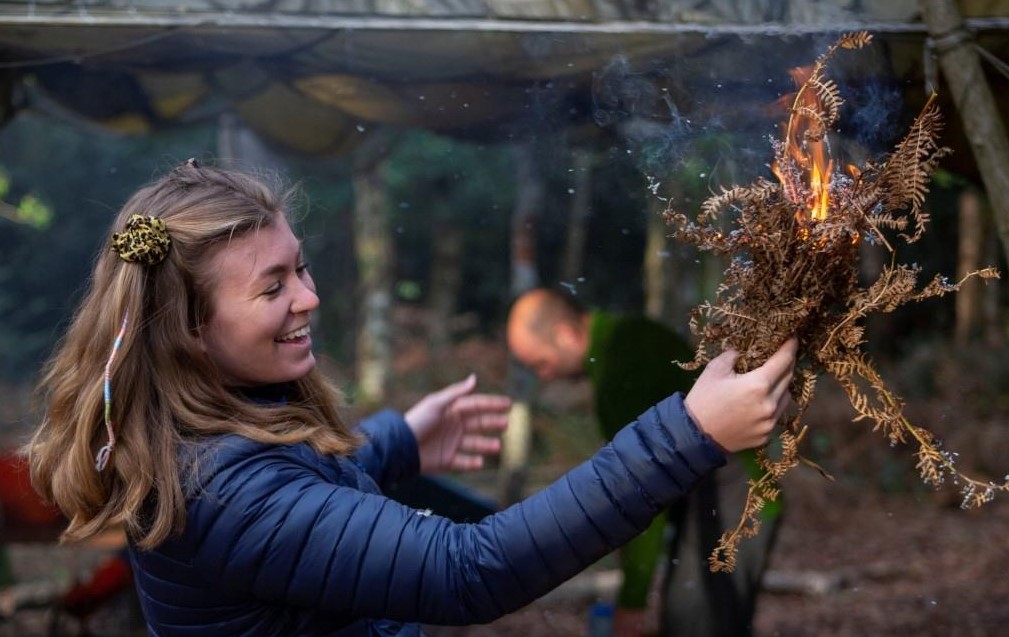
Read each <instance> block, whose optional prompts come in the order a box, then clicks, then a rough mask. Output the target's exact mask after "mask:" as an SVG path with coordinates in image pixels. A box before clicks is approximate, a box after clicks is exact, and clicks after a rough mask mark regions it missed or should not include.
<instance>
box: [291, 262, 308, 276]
mask: <svg viewBox="0 0 1009 637" xmlns="http://www.w3.org/2000/svg"><path fill="white" fill-rule="evenodd" d="M294 271H295V272H297V273H298V276H301V275H302V274H304V273H306V272H308V264H307V263H302V264H301V265H299V266H298V267H296V268H295V269H294Z"/></svg>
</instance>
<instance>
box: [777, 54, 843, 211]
mask: <svg viewBox="0 0 1009 637" xmlns="http://www.w3.org/2000/svg"><path fill="white" fill-rule="evenodd" d="M812 72H813V67H812V66H804V67H799V68H794V69H792V70H791V71H789V74H790V75H791V76H792V80H793V81H794V82H795V84H796V86H798V87H800V88H799V92H798V93H796V94H795V95H794V96H792V98H793V101H792V106H791V109H790V110H791V114H790V115H789V117H788V122H787V124H785V125H783V129H784V143H785V153H786V154H787V155H788V156H789V157H790V158H791V159H792V160H793V161H794V162H795V165H796V166H797V167H798V168H799V170H800V171H802V172H803V173H805V174H808V175H809V183H808V188H807V189H805V190H807V191H808V192H809V195H808V197H807V198H806V201H805V202H801V201H800V197H799V188H800V184H797V183H794V182H793V179H792V178H790V177H789V176H788V175H787V174H786V172H785V171H784V170H783V169H782V167H780V166H778V165H777V162H774V163H773V164H772V165H771V171H772V172H773V173H774V175H775V176H776V177H777V178H778V180H779V181H780V182H781V186H782V191H783V192H784V194H785V197H786V198H787V199H788V200H789V201H792V202H794V203H797V204H798V203H804V205H805V209H804V210H801V211H799V212H798V213H797V215H796V216H797V217H799V218H800V219H802V218H806V219H812V220H814V221H823V220H824V219H826V218H827V215H828V213H829V210H830V176H831V173H832V171H833V169H834V160H833V159H830V158H828V157H827V143H826V142H825V141H824V140H825V137H826V131H824V130H823V129H822V125H821V124H820V122H818V121H817V120H813V119H812V118H810V117H809V116H808V115H807V114H806V113H810V112H819V111H820V110H821V106H822V105H821V103H820V98H819V97H818V96H817V94H816V92H815V91H809V90H804V88H803V87H804V86H805V83H806V80H808V79H809V77H810V76H811V75H812Z"/></svg>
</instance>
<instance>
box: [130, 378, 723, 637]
mask: <svg viewBox="0 0 1009 637" xmlns="http://www.w3.org/2000/svg"><path fill="white" fill-rule="evenodd" d="M362 428H363V429H364V431H365V433H366V434H367V436H368V438H369V443H368V444H366V445H365V446H364V447H362V448H361V449H360V450H359V452H358V453H357V454H356V455H355V456H354V457H352V458H342V457H332V456H321V455H319V454H317V453H316V452H314V451H313V450H312V449H311V448H310V447H308V446H307V445H293V446H270V445H264V444H260V443H256V442H252V441H250V440H248V439H245V438H241V437H238V436H226V437H223V438H221V439H219V440H217V441H216V442H215V443H214V445H215V448H214V450H213V451H214V453H213V454H212V457H213V460H212V462H210V463H209V464H208V465H207V466H205V467H204V468H203V470H202V471H201V472H200V476H199V480H200V484H201V485H202V488H201V489H200V490H199V491H198V494H197V496H196V497H194V498H193V499H192V500H191V501H190V503H189V505H188V518H187V523H186V527H185V530H184V532H183V533H182V534H181V535H180V536H177V537H173V538H171V539H170V540H168V541H166V542H164V543H163V544H162V545H161V546H159V547H158V548H157V549H155V550H152V551H141V550H138V549H136V548H135V547H132V546H131V549H130V553H131V558H132V560H133V566H134V572H135V578H136V585H137V589H138V591H139V594H140V599H141V604H142V607H143V610H144V614H145V617H146V618H147V622H148V627H149V630H150V632H151V634H152V635H156V636H165V637H167V636H196V635H200V636H201V637H203V636H207V635H256V636H259V635H277V636H284V637H290V636H293V635H305V636H318V635H339V636H341V637H344V636H351V635H400V636H409V635H420V634H421V632H420V628H419V623H424V624H432V625H434V624H454V625H460V624H473V623H485V622H489V621H492V620H494V619H496V618H498V617H500V616H502V615H504V614H506V613H509V612H511V611H514V610H516V609H518V608H520V607H522V606H524V605H525V604H528V603H529V602H531V601H533V600H535V599H536V598H538V597H540V596H541V595H543V594H544V593H546V592H548V591H549V590H551V589H552V588H554V587H556V586H557V585H559V584H561V583H562V582H564V581H565V580H567V579H568V578H570V577H571V576H573V575H575V574H576V573H578V572H579V571H581V570H582V569H584V568H586V567H587V566H589V565H590V564H592V563H593V562H595V561H596V560H598V559H599V558H601V557H602V556H604V555H606V554H607V553H609V552H611V551H612V550H613V549H615V548H616V547H618V546H620V545H621V544H623V543H625V542H626V541H628V540H630V539H631V538H633V537H634V536H635V535H637V534H638V533H639V532H640V531H641V530H642V529H644V528H645V527H646V526H647V525H648V523H649V522H650V521H651V519H652V518H653V517H654V516H655V515H656V514H657V513H659V512H660V511H661V510H663V509H664V507H665V506H666V505H668V504H669V503H670V502H671V501H673V500H675V499H676V498H678V497H680V496H681V495H682V494H683V493H684V492H685V491H687V490H688V489H690V488H691V486H692V485H693V484H694V482H695V481H696V480H697V478H698V477H699V476H701V475H703V474H705V473H707V472H709V471H711V470H712V469H714V468H715V467H717V466H720V465H721V464H723V463H724V461H725V458H724V456H723V454H722V452H721V451H720V450H719V449H718V447H717V446H716V445H714V444H713V443H712V442H711V441H710V439H708V438H707V437H706V436H704V435H703V434H702V433H700V432H699V431H698V429H697V428H696V427H695V426H694V424H693V423H692V422H691V421H690V419H689V418H688V417H687V415H686V411H685V409H684V408H683V403H682V401H681V399H680V397H679V396H678V395H675V396H672V397H670V398H667V399H666V400H664V401H663V402H661V403H659V404H658V405H656V406H655V407H653V408H651V409H649V410H648V411H647V412H645V413H644V414H642V415H641V416H640V417H639V418H638V420H637V421H635V422H634V423H632V424H631V425H629V426H628V427H625V428H624V429H623V430H622V431H621V432H620V433H619V434H618V435H617V436H616V437H615V438H614V439H613V442H612V443H610V444H609V445H607V446H605V447H604V448H603V449H601V450H600V451H599V452H598V453H596V454H595V455H594V456H593V457H592V458H591V459H590V460H588V461H587V462H585V463H583V464H582V465H580V466H578V467H576V468H575V469H573V470H571V471H570V472H569V473H567V474H566V475H564V476H563V477H561V478H560V479H559V480H557V482H555V483H554V484H553V485H551V486H550V487H548V488H546V489H544V490H543V491H541V492H539V493H537V494H535V495H533V496H531V497H529V498H528V499H526V500H524V501H523V502H521V503H519V504H516V505H514V506H512V507H509V508H508V509H505V510H504V511H501V512H499V513H496V514H494V515H491V516H489V517H487V518H486V519H484V520H482V521H481V522H479V523H475V524H459V523H454V522H452V521H450V520H448V519H446V518H442V517H439V516H437V515H431V514H429V513H428V512H426V511H417V510H416V509H412V508H410V507H407V506H403V505H401V504H399V503H397V502H395V501H392V500H390V499H388V498H386V497H384V496H382V495H381V493H380V488H381V486H382V485H383V484H390V483H391V482H392V481H395V480H398V479H401V478H403V477H407V476H410V475H413V474H416V472H417V470H418V458H417V447H416V442H415V440H414V438H413V435H412V434H411V432H410V430H409V429H408V428H407V426H406V423H405V422H404V421H403V420H402V418H401V417H400V416H399V415H398V414H395V413H393V412H383V413H381V414H379V415H377V416H376V417H373V418H371V419H369V420H368V421H366V422H365V423H363V425H362Z"/></svg>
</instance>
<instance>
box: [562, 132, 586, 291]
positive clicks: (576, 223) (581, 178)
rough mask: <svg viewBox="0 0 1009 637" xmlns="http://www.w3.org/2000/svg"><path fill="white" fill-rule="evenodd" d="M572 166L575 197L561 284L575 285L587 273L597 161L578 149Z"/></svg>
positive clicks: (569, 217) (570, 217)
mask: <svg viewBox="0 0 1009 637" xmlns="http://www.w3.org/2000/svg"><path fill="white" fill-rule="evenodd" d="M572 163H573V164H574V165H573V170H574V179H573V180H572V185H571V187H572V188H573V189H574V196H572V197H571V213H570V215H569V216H568V235H567V243H566V245H565V246H564V263H563V265H562V267H561V280H562V281H567V282H568V283H570V284H572V285H574V284H576V283H577V282H578V281H579V279H581V277H582V275H584V273H585V236H586V231H585V230H586V225H587V224H588V222H589V217H590V216H591V214H592V166H593V163H594V158H593V156H592V154H591V153H590V152H588V151H584V150H577V149H576V150H575V151H574V157H573V162H572Z"/></svg>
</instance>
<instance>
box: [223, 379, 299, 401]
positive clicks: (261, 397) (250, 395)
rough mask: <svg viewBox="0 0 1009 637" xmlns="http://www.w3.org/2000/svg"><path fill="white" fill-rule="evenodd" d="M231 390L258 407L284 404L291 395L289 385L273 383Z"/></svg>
mask: <svg viewBox="0 0 1009 637" xmlns="http://www.w3.org/2000/svg"><path fill="white" fill-rule="evenodd" d="M231 390H232V391H233V392H235V393H236V394H238V395H239V396H241V397H242V398H245V399H246V400H248V401H250V402H254V403H256V404H258V405H275V404H280V405H283V404H286V403H287V397H288V396H289V395H290V394H291V383H273V384H270V385H256V386H254V387H232V388H231Z"/></svg>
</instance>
